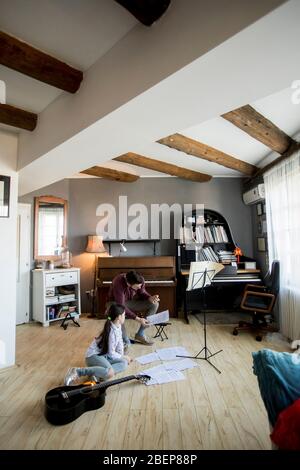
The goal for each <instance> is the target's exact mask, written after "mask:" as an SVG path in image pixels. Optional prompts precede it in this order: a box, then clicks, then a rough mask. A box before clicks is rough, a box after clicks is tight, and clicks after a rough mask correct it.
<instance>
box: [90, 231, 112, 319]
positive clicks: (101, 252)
mask: <svg viewBox="0 0 300 470" xmlns="http://www.w3.org/2000/svg"><path fill="white" fill-rule="evenodd" d="M85 251H86V252H87V253H95V269H94V288H93V291H92V292H93V294H92V296H91V297H92V313H91V315H89V317H95V316H96V315H95V298H96V292H97V255H98V256H109V254H108V252H107V250H106V248H105V246H104V245H103V237H102V236H101V235H88V240H87V245H86V248H85Z"/></svg>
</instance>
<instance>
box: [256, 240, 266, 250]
mask: <svg viewBox="0 0 300 470" xmlns="http://www.w3.org/2000/svg"><path fill="white" fill-rule="evenodd" d="M257 249H258V251H266V240H265V238H263V237H258V239H257Z"/></svg>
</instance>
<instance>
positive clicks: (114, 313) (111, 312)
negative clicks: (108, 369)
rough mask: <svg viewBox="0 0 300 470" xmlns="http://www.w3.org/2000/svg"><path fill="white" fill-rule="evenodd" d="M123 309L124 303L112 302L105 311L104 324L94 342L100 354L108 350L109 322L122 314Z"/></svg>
mask: <svg viewBox="0 0 300 470" xmlns="http://www.w3.org/2000/svg"><path fill="white" fill-rule="evenodd" d="M124 310H125V307H124V305H120V304H112V305H111V306H110V307H109V309H108V312H107V320H106V322H105V324H104V327H103V330H102V331H101V333H100V334H99V336H97V338H96V343H97V345H98V347H99V349H100V350H101V354H107V352H108V338H109V333H110V330H111V323H112V322H113V321H114V320H115V319H116V318H117V317H118V316H119V315H122V314H123V312H124Z"/></svg>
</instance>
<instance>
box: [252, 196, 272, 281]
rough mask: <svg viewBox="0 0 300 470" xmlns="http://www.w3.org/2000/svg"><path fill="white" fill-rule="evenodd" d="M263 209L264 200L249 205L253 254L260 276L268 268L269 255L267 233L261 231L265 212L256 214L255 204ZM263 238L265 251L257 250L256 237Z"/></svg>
mask: <svg viewBox="0 0 300 470" xmlns="http://www.w3.org/2000/svg"><path fill="white" fill-rule="evenodd" d="M258 205H260V207H261V208H262V209H263V206H264V205H265V201H264V200H263V201H261V202H259V203H258V204H254V205H253V206H252V207H251V213H252V214H251V215H252V230H253V255H254V258H255V259H256V261H257V267H258V268H260V269H261V271H262V276H264V275H265V274H266V273H267V271H268V269H269V255H268V238H267V234H266V233H263V231H262V226H263V221H266V214H265V213H264V212H263V213H262V214H261V215H258V211H257V206H258ZM259 237H261V238H264V239H265V246H266V251H265V252H263V251H258V238H259Z"/></svg>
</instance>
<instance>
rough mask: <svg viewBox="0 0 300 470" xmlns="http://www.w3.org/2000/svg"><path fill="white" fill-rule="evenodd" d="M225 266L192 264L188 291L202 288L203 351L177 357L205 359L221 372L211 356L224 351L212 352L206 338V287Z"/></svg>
mask: <svg viewBox="0 0 300 470" xmlns="http://www.w3.org/2000/svg"><path fill="white" fill-rule="evenodd" d="M223 268H224V266H223V265H222V264H220V263H214V262H212V261H200V262H197V261H196V262H192V263H191V264H190V275H189V282H188V287H187V289H186V290H187V291H192V290H198V289H199V290H200V298H202V300H203V302H202V303H203V328H204V346H203V348H202V349H201V351H199V352H198V354H196V356H179V355H177V357H188V358H190V359H201V360H203V361H207V362H208V363H209V364H210V365H211V366H212V367H213V368H214V369H216V371H217V372H219V374H221V371H220V370H219V369H218V368H217V367H216V366H215V365H214V364H213V363H212V362H210V358H211V357H213V356H216V354H219V353H220V352H222V351H223V349H220V350H219V351H217V352H215V353H212V352H211V351H210V350H209V349H208V347H207V338H206V301H205V300H206V299H205V287H206V286H209V285H211V282H212V280H213V278H214V276H215V275H216V274H217V273H218V272H219V271H221V270H222V269H223ZM203 351H204V357H200V354H201V353H202V352H203Z"/></svg>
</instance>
